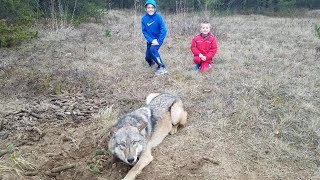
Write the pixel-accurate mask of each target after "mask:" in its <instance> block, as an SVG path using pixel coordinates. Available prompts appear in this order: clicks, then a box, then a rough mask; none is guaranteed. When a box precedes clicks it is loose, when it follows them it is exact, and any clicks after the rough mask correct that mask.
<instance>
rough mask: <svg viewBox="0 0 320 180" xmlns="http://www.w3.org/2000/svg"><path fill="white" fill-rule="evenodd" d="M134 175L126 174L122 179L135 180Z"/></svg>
mask: <svg viewBox="0 0 320 180" xmlns="http://www.w3.org/2000/svg"><path fill="white" fill-rule="evenodd" d="M134 179H135V178H134V177H131V176H130V175H129V174H127V175H126V177H124V178H123V179H122V180H134Z"/></svg>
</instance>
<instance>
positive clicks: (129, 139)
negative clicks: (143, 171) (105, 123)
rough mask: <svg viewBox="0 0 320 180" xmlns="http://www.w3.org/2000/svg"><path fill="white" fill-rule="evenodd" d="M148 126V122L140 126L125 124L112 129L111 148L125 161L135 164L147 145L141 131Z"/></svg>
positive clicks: (113, 152)
mask: <svg viewBox="0 0 320 180" xmlns="http://www.w3.org/2000/svg"><path fill="white" fill-rule="evenodd" d="M146 126H147V124H146V123H143V124H141V125H140V126H138V127H134V126H125V127H122V128H119V129H117V128H116V127H113V128H112V129H111V135H112V137H111V139H110V141H109V150H110V151H111V152H112V154H114V155H115V156H117V157H118V158H119V159H121V160H122V161H123V162H125V163H127V164H129V165H134V164H135V163H136V162H137V161H138V159H139V156H140V154H141V152H142V151H143V149H144V147H145V137H144V135H143V133H142V132H141V131H142V130H143V129H144V128H145V127H146Z"/></svg>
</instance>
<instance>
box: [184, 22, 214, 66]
mask: <svg viewBox="0 0 320 180" xmlns="http://www.w3.org/2000/svg"><path fill="white" fill-rule="evenodd" d="M190 48H191V51H192V53H193V55H194V57H193V62H194V63H195V66H194V69H195V70H200V71H201V72H204V71H207V70H209V69H210V68H211V63H212V62H213V61H212V60H213V57H214V55H215V54H216V52H217V49H218V45H217V41H216V39H215V38H214V37H213V35H212V34H211V33H210V23H208V22H203V23H201V25H200V34H199V35H197V36H195V37H194V38H193V39H192V42H191V47H190Z"/></svg>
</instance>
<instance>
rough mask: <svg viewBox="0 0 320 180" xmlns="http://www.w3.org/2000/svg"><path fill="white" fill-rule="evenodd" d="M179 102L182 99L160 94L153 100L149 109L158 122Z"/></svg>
mask: <svg viewBox="0 0 320 180" xmlns="http://www.w3.org/2000/svg"><path fill="white" fill-rule="evenodd" d="M179 100H180V99H178V98H177V97H176V96H173V95H171V94H160V95H158V96H156V97H155V98H153V99H152V100H151V101H150V103H149V104H148V105H147V107H148V108H150V110H151V112H152V117H153V118H155V120H156V121H157V120H159V119H161V118H162V116H163V115H165V114H166V113H167V112H170V109H171V106H172V105H173V104H174V103H175V102H176V101H179Z"/></svg>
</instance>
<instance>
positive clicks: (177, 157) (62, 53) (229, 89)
mask: <svg viewBox="0 0 320 180" xmlns="http://www.w3.org/2000/svg"><path fill="white" fill-rule="evenodd" d="M140 17H141V14H139V13H133V12H127V11H110V12H108V13H107V14H106V17H105V18H104V19H102V22H100V23H86V24H82V25H80V26H79V27H77V28H64V29H61V30H59V31H55V32H49V31H47V30H41V29H40V30H39V31H40V33H39V34H40V37H39V38H38V39H35V40H33V41H32V42H31V43H28V44H23V45H22V46H20V47H17V48H11V49H0V59H1V62H0V77H1V79H0V100H1V101H0V148H1V149H0V179H4V180H7V179H32V180H40V179H57V180H60V179H77V180H79V179H83V180H87V179H99V180H102V179H115V180H118V179H121V178H122V177H124V175H125V174H126V172H127V171H128V170H129V168H130V167H128V166H126V165H124V164H122V163H121V162H116V163H113V162H112V161H111V159H112V158H111V155H110V153H109V152H108V151H106V141H107V140H108V137H107V134H108V128H109V127H111V125H112V124H113V123H114V122H115V121H116V119H117V117H118V116H120V115H122V114H124V113H126V112H129V111H132V110H133V109H136V108H138V107H141V106H143V105H144V101H145V97H146V95H147V94H149V93H151V92H168V93H172V94H175V95H177V96H179V97H181V98H182V100H183V101H184V103H185V107H186V109H187V111H188V113H189V117H188V124H187V126H186V127H185V128H183V129H181V130H180V131H178V133H177V134H175V135H172V136H168V137H167V138H166V139H165V140H164V141H163V143H162V144H161V145H160V146H158V147H157V148H156V149H154V151H153V155H154V161H152V162H151V164H150V165H149V166H147V167H146V168H145V169H144V170H143V172H142V173H141V174H140V175H139V176H138V178H137V179H141V180H151V179H161V180H166V179H167V180H173V179H190V180H194V179H199V180H200V179H208V180H209V179H210V180H211V179H219V180H220V179H241V180H242V179H243V180H247V179H249V180H250V179H259V180H260V179H290V180H291V179H313V180H316V179H320V65H319V60H320V52H317V49H319V46H320V39H318V38H317V37H316V36H315V32H314V25H315V24H319V23H320V21H319V17H320V15H319V14H314V13H313V15H312V16H309V17H308V16H304V17H300V18H299V17H295V18H289V17H285V18H284V17H267V16H261V15H233V16H222V17H211V18H210V22H211V24H212V26H213V27H212V32H213V34H214V35H215V36H216V38H217V41H218V45H219V49H218V53H217V55H216V58H215V63H214V67H213V69H212V71H210V72H209V73H205V74H201V73H199V72H195V71H193V69H192V67H193V62H192V55H191V53H190V50H189V45H190V43H191V39H192V37H193V36H194V35H196V34H197V33H198V22H199V20H200V19H201V15H196V14H179V15H166V14H164V19H165V22H166V24H167V28H168V35H167V38H166V39H165V43H164V45H163V46H162V48H161V50H160V53H161V55H162V57H163V59H164V62H165V63H166V64H167V67H168V71H169V73H168V74H166V75H162V76H155V75H154V72H155V69H150V68H147V67H146V63H145V61H144V52H145V41H144V39H143V36H142V34H141V32H140Z"/></svg>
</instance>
